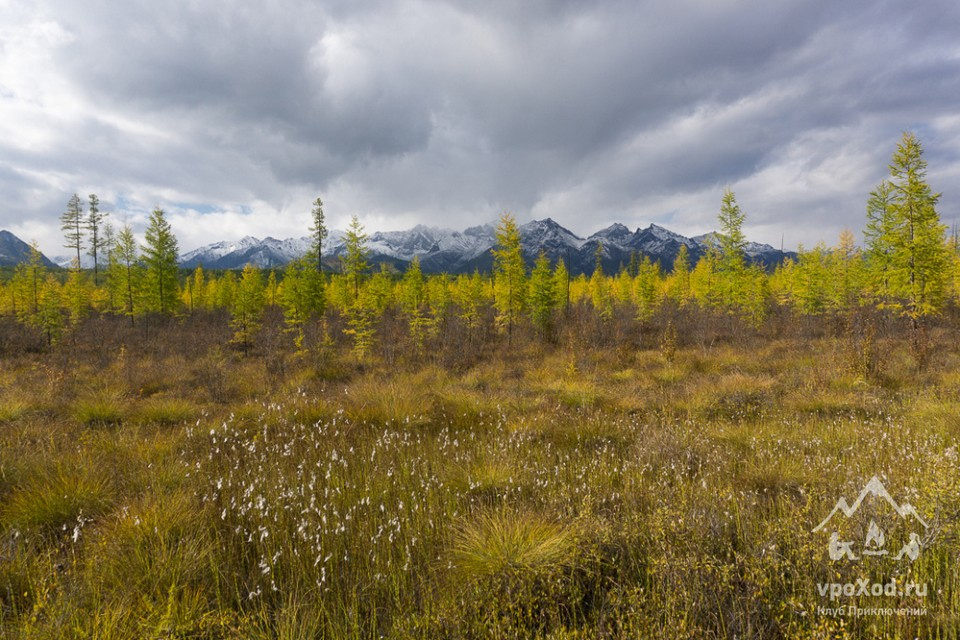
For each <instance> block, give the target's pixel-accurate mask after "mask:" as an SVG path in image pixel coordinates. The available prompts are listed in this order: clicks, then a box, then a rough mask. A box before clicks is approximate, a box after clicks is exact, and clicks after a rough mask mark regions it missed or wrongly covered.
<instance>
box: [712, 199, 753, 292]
mask: <svg viewBox="0 0 960 640" xmlns="http://www.w3.org/2000/svg"><path fill="white" fill-rule="evenodd" d="M744 219H745V215H744V213H743V210H741V209H740V205H739V204H737V198H736V196H735V195H734V193H733V191H731V190H730V189H725V190H724V192H723V200H722V201H721V204H720V213H719V215H718V216H717V220H718V221H719V223H720V234H719V237H718V238H717V240H718V242H717V245H718V250H719V255H718V261H717V270H718V271H719V275H720V282H721V296H722V298H723V301H722V302H723V303H724V304H726V305H727V306H740V304H741V302H742V301H743V298H744V296H745V293H746V292H745V291H744V286H745V284H746V282H745V281H746V278H745V277H744V276H745V271H746V262H745V260H744V256H745V253H744V249H745V248H746V245H747V240H746V237H745V236H744V235H743V221H744Z"/></svg>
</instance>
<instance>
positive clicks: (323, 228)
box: [310, 198, 328, 273]
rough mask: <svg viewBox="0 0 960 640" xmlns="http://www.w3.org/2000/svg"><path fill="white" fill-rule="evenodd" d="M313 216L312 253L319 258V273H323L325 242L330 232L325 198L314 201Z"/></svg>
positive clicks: (311, 231) (317, 264) (311, 227)
mask: <svg viewBox="0 0 960 640" xmlns="http://www.w3.org/2000/svg"><path fill="white" fill-rule="evenodd" d="M311 218H312V220H313V224H312V225H311V226H310V237H311V238H312V239H313V245H312V248H311V253H312V255H314V256H316V258H317V262H316V268H317V273H323V243H324V241H325V240H326V239H327V235H328V232H327V223H326V218H325V216H324V215H323V200H321V199H320V198H317V199H316V200H314V201H313V211H312V212H311Z"/></svg>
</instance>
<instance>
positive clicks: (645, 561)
mask: <svg viewBox="0 0 960 640" xmlns="http://www.w3.org/2000/svg"><path fill="white" fill-rule="evenodd" d="M683 321H684V323H686V324H683V323H681V322H679V321H677V323H675V324H674V325H673V326H676V327H677V330H676V336H675V337H674V338H671V342H673V343H674V344H672V345H667V347H668V348H667V347H664V345H663V335H664V334H663V330H662V327H661V328H653V329H651V330H650V331H649V332H648V333H649V335H647V337H645V338H643V339H642V340H637V342H636V343H630V342H628V341H626V340H625V339H624V338H623V336H625V335H627V334H626V333H622V332H621V334H618V333H617V332H618V331H621V329H620V328H618V327H619V325H607V326H602V327H598V331H603V332H606V333H605V334H604V335H607V334H609V336H608V337H609V338H610V340H609V346H591V345H590V344H589V343H586V342H584V339H583V338H582V337H578V336H576V335H573V333H571V335H572V336H573V337H571V338H570V339H571V340H575V341H576V342H575V343H574V342H571V343H561V344H560V345H558V346H555V347H551V346H543V345H539V344H534V343H530V342H527V341H520V344H519V345H517V346H516V347H515V348H514V349H506V348H505V347H499V346H497V345H496V344H494V345H492V346H491V345H486V346H483V345H481V346H477V345H473V346H472V347H471V351H470V356H469V358H467V357H464V358H461V359H457V358H454V356H453V355H451V354H439V355H437V356H436V357H435V358H431V357H427V356H425V355H422V354H421V355H419V356H417V357H416V358H413V357H411V359H410V360H409V361H408V360H405V359H404V358H405V357H404V355H403V352H402V351H390V352H389V354H390V357H392V358H393V360H391V361H390V362H387V361H378V360H377V359H376V357H374V359H372V360H370V361H368V362H366V363H363V364H358V363H356V362H354V361H353V360H352V359H351V358H350V356H349V355H348V352H349V344H339V343H338V344H334V345H333V346H329V345H328V346H327V347H324V352H323V353H322V355H321V354H320V353H319V352H310V353H309V354H307V355H299V356H294V355H293V354H273V353H271V354H260V355H255V356H252V357H243V356H242V355H241V354H239V353H236V352H231V351H228V350H225V349H223V348H221V347H219V346H218V340H219V339H220V338H224V342H225V339H226V338H225V337H224V336H220V334H216V333H214V334H211V335H207V334H206V333H201V334H199V335H197V336H196V337H195V339H193V340H191V341H188V344H189V345H190V348H189V349H188V348H187V346H185V345H180V344H177V343H175V342H174V341H173V340H172V339H167V340H168V341H161V342H160V343H159V344H150V345H149V348H147V347H146V346H143V345H141V347H140V348H137V347H136V344H135V343H130V346H129V348H125V349H121V350H119V351H118V352H116V353H113V354H112V355H111V354H104V353H103V352H102V350H99V349H94V348H93V346H91V345H84V344H82V343H79V342H78V343H75V344H72V345H71V346H70V348H71V349H74V350H75V352H71V353H70V354H64V353H59V352H52V353H49V354H40V355H36V354H35V355H30V356H22V357H19V358H11V359H9V360H8V361H5V362H4V365H5V366H4V369H3V373H2V374H0V376H2V381H3V383H4V386H5V390H4V393H3V396H2V397H0V636H2V637H11V638H13V637H50V638H53V637H58V638H59V637H100V638H130V637H184V638H186V637H190V638H211V639H213V638H277V637H279V638H306V637H320V638H375V637H396V638H487V637H502V638H533V637H540V638H571V639H572V638H635V637H674V638H702V637H706V638H757V639H759V638H779V637H783V638H788V637H789V638H793V637H799V638H827V637H844V636H843V634H844V633H846V634H847V637H902V638H907V637H938V634H939V637H943V638H949V637H956V629H957V628H958V625H960V620H958V619H957V615H958V614H957V612H958V611H960V595H958V594H960V574H958V565H957V563H956V561H955V560H956V557H957V554H958V553H960V546H958V542H957V541H958V540H960V524H958V523H960V497H958V496H960V463H958V453H957V451H958V445H960V441H958V439H960V405H958V403H957V401H956V393H957V391H958V390H960V377H958V376H957V375H956V373H955V372H954V371H953V368H954V365H955V364H956V363H957V362H960V356H958V355H957V348H956V346H955V345H954V344H953V343H952V342H951V341H950V339H949V334H943V335H940V334H936V335H935V339H936V340H940V342H939V343H937V344H938V349H937V350H935V352H934V355H933V356H932V357H931V359H930V362H929V363H928V365H927V369H926V370H925V371H924V372H922V373H918V372H917V370H916V368H915V367H914V366H912V365H911V364H910V362H911V361H910V358H911V357H912V356H911V352H910V349H909V347H908V346H906V345H901V344H899V343H898V342H897V341H896V340H894V339H892V338H890V337H887V336H884V337H882V340H881V342H880V343H879V344H878V353H881V354H885V356H888V359H885V360H882V361H881V362H880V363H879V364H880V365H881V366H880V367H879V368H878V370H877V371H876V372H875V373H873V374H871V376H867V377H863V376H860V375H858V374H856V373H852V369H851V365H850V356H848V355H844V353H843V352H839V355H836V356H832V355H831V356H825V355H824V354H831V353H837V350H836V349H835V347H836V346H837V339H836V338H832V337H830V336H829V335H826V336H824V337H816V338H811V337H809V336H799V337H791V336H790V335H778V336H777V337H775V338H769V339H768V338H763V337H759V336H757V335H756V334H744V335H745V336H746V337H740V338H734V337H731V335H733V334H732V333H731V332H730V331H728V330H727V329H725V328H724V327H725V326H726V325H724V326H720V325H717V326H713V325H711V324H710V323H711V322H714V320H711V319H709V318H708V319H699V320H698V319H697V318H695V317H692V316H691V317H687V318H685V319H683ZM198 322H200V324H199V325H198V326H199V327H201V328H203V331H212V329H211V328H210V327H211V326H213V325H207V324H204V321H202V319H201V320H200V321H198ZM615 322H619V321H615ZM716 322H719V321H716ZM724 322H725V320H724ZM697 323H700V324H697ZM185 324H186V323H185ZM687 325H689V326H693V327H700V328H701V329H704V331H703V332H701V333H700V334H691V333H689V332H688V331H689V327H688V326H687ZM186 327H187V328H186V329H183V330H187V329H189V328H190V325H186ZM684 327H686V328H684ZM718 327H719V328H718ZM174 329H175V327H167V328H166V329H156V330H157V331H158V332H160V331H163V330H169V331H174ZM178 330H179V329H178ZM198 331H199V329H198ZM725 331H726V333H725ZM138 335H139V334H137V333H136V331H135V330H133V331H132V332H131V333H130V336H132V338H131V339H133V338H136V337H137V336H138ZM159 335H161V336H166V335H176V334H174V333H171V334H165V333H159ZM616 335H621V340H620V342H619V343H618V342H617V341H616V340H614V337H615V336H616ZM736 335H739V334H736ZM218 336H219V337H218ZM396 342H397V343H398V344H399V343H400V342H401V341H399V340H398V341H396ZM220 344H222V343H220ZM573 346H576V348H572V347H573ZM438 348H439V347H438ZM64 349H66V347H64ZM665 351H666V352H668V354H669V357H667V356H666V355H665ZM383 352H384V353H387V351H386V350H383ZM68 355H69V357H68ZM281 356H284V357H281ZM280 360H282V362H279V361H280ZM445 360H449V361H451V362H456V363H457V364H456V366H455V367H454V366H451V367H449V368H447V367H444V366H442V365H441V364H440V363H442V362H444V361H445ZM278 362H279V364H278ZM78 363H79V364H78ZM281 365H282V366H281ZM278 371H282V377H281V378H277V375H279V374H278V373H277V372H278ZM874 474H878V475H881V476H882V477H883V478H884V479H885V481H886V482H887V486H888V488H889V489H890V490H891V492H892V493H894V494H895V495H897V496H906V497H909V499H910V501H911V503H912V504H914V505H915V506H916V508H917V509H918V511H919V512H920V513H921V514H922V515H923V516H924V517H925V518H929V520H930V522H933V523H935V534H936V535H935V538H933V539H932V540H931V542H930V545H929V548H928V549H925V551H924V554H923V555H922V556H921V558H920V560H918V561H917V562H916V563H914V564H913V565H911V566H910V567H909V569H908V570H907V571H908V577H909V578H910V579H912V580H917V581H923V582H926V583H928V584H929V585H930V587H929V588H930V595H929V596H928V598H927V600H926V601H925V606H926V607H927V609H928V610H929V614H928V615H927V616H921V617H890V618H876V617H872V618H871V617H860V618H844V619H837V618H833V617H830V616H824V615H821V614H818V613H817V608H818V606H821V605H824V604H828V603H825V602H824V600H823V599H822V598H821V597H820V596H819V595H818V594H817V590H816V586H815V585H816V582H817V581H826V580H834V579H843V580H846V579H856V577H857V575H859V574H858V573H857V571H856V570H855V569H850V568H845V567H843V566H840V565H837V564H833V563H831V562H830V561H829V560H828V559H827V558H826V552H825V541H824V540H823V539H821V538H818V537H817V536H816V535H814V534H811V533H810V530H811V529H812V528H813V526H815V524H816V523H817V522H818V521H819V519H821V518H822V517H823V515H824V513H825V512H828V511H829V509H830V508H831V506H832V504H833V502H834V501H835V500H836V499H837V497H838V492H839V493H842V494H843V495H847V496H848V497H849V496H850V495H851V494H855V493H856V491H857V490H858V489H859V487H860V486H862V482H863V480H864V479H866V478H869V477H871V476H872V475H874ZM845 604H859V605H861V606H864V605H867V606H869V605H872V604H873V603H872V601H871V600H870V599H868V598H859V597H858V598H851V599H849V600H848V601H845ZM884 604H886V605H890V606H898V605H900V604H905V605H912V603H911V601H908V600H906V599H904V598H891V599H890V600H885V601H884ZM951 634H952V635H951Z"/></svg>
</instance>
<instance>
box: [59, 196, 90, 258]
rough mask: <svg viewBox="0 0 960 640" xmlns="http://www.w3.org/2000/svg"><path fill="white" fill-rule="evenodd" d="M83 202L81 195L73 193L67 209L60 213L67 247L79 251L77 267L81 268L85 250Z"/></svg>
mask: <svg viewBox="0 0 960 640" xmlns="http://www.w3.org/2000/svg"><path fill="white" fill-rule="evenodd" d="M84 226H85V225H84V219H83V204H82V203H81V201H80V196H78V195H77V194H73V196H72V197H71V198H70V200H68V201H67V210H66V211H64V212H63V213H62V214H60V229H61V230H62V231H63V237H64V240H66V244H64V245H63V246H64V247H66V248H67V249H73V250H75V251H76V252H77V262H76V268H77V269H79V268H80V253H81V252H82V251H83V228H84Z"/></svg>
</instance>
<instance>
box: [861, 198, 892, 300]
mask: <svg viewBox="0 0 960 640" xmlns="http://www.w3.org/2000/svg"><path fill="white" fill-rule="evenodd" d="M896 226H897V223H896V210H895V208H894V188H893V183H892V182H890V181H889V180H884V181H883V182H881V183H880V184H879V185H877V188H876V189H874V190H873V191H871V192H870V197H869V198H868V199H867V226H866V227H865V228H864V230H863V237H864V241H865V242H866V258H867V283H868V286H869V290H870V293H871V294H872V295H873V297H874V298H875V299H876V300H878V301H879V302H880V303H881V304H885V303H887V302H888V301H889V298H890V278H891V276H892V273H893V251H894V247H893V242H894V235H895V229H896Z"/></svg>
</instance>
